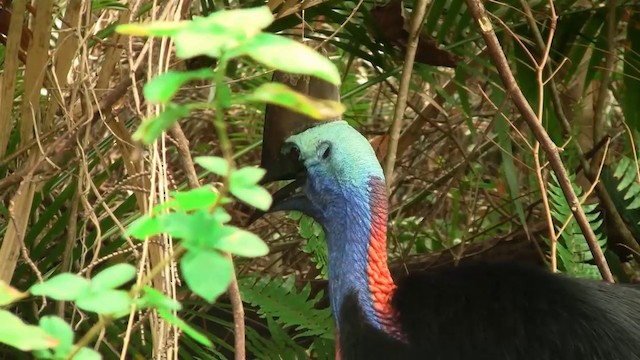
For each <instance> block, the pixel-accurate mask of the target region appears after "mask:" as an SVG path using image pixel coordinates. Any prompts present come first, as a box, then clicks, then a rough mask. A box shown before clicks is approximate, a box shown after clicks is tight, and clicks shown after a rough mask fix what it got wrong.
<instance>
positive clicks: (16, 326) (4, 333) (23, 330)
mask: <svg viewBox="0 0 640 360" xmlns="http://www.w3.org/2000/svg"><path fill="white" fill-rule="evenodd" d="M0 323H2V326H0V342H1V343H4V344H7V345H10V346H13V347H15V348H18V349H20V350H22V351H31V350H43V349H49V348H54V347H56V346H58V344H59V342H58V339H56V338H55V337H53V336H51V334H49V333H47V332H46V331H45V330H44V329H42V328H40V327H38V326H34V325H27V324H25V323H24V322H23V321H22V320H20V318H19V317H17V316H15V315H13V314H12V313H10V312H9V311H7V310H1V309H0Z"/></svg>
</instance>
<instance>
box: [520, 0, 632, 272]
mask: <svg viewBox="0 0 640 360" xmlns="http://www.w3.org/2000/svg"><path fill="white" fill-rule="evenodd" d="M520 4H521V5H522V7H523V9H524V12H525V15H526V18H527V21H528V23H529V27H530V28H531V30H532V32H533V35H534V40H535V43H536V46H537V47H538V49H540V50H541V51H542V49H544V47H545V44H544V41H543V40H542V35H541V34H540V29H538V26H537V25H536V22H535V18H534V16H533V13H532V12H531V8H530V7H529V4H528V3H527V2H526V1H525V0H522V1H520ZM610 54H613V51H611V52H610ZM546 67H547V75H548V76H549V93H550V94H551V102H552V103H553V109H554V112H555V114H556V116H557V117H558V120H560V126H561V127H562V131H564V133H565V134H571V131H572V130H571V124H570V123H569V119H567V116H566V114H565V113H564V108H563V107H562V101H561V100H560V93H559V92H558V86H557V85H556V81H555V78H554V77H553V73H554V71H553V69H551V66H550V64H549V63H547V64H546ZM601 89H602V87H601ZM598 99H600V98H598ZM597 113H598V111H597V110H596V114H597ZM594 123H595V121H594ZM595 140H596V138H594V141H595ZM571 143H572V144H573V145H574V146H575V148H576V151H577V152H578V155H579V156H580V167H582V168H583V169H584V172H585V175H586V176H587V178H588V179H589V181H591V182H592V183H595V184H596V187H595V191H596V194H597V196H598V198H599V199H600V205H602V207H603V208H604V209H605V212H606V214H607V215H608V216H609V220H610V221H611V222H612V223H613V224H614V227H615V228H616V229H617V231H618V232H619V235H620V237H621V240H622V243H624V244H625V245H626V246H628V247H629V248H630V249H633V251H632V254H633V256H634V258H635V259H636V261H640V245H639V244H638V242H637V241H636V239H635V237H634V236H633V234H631V231H629V228H628V227H627V225H626V224H625V222H624V220H623V219H622V216H621V215H620V213H619V212H618V209H617V208H616V206H615V204H614V203H613V200H612V199H611V196H610V195H609V192H608V191H607V188H606V187H605V186H604V185H603V184H602V183H601V182H600V181H599V180H598V178H597V176H596V174H595V173H594V172H593V170H592V169H591V165H590V164H589V158H591V157H592V156H594V154H592V152H593V153H598V152H600V148H602V147H603V145H604V144H605V143H606V141H603V140H601V141H599V142H598V144H596V145H595V146H594V150H590V151H588V152H586V153H585V151H584V150H583V149H582V147H581V146H580V143H579V142H578V141H577V140H575V139H574V140H573V141H571ZM594 163H597V162H594ZM577 171H579V170H577Z"/></svg>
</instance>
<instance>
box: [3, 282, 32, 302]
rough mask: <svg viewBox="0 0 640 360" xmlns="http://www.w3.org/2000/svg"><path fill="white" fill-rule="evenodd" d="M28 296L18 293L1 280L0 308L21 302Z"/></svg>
mask: <svg viewBox="0 0 640 360" xmlns="http://www.w3.org/2000/svg"><path fill="white" fill-rule="evenodd" d="M26 296H27V294H26V293H23V292H21V291H18V290H17V289H15V288H13V287H11V286H10V285H9V284H7V283H6V282H4V281H3V280H0V306H3V305H8V304H11V303H12V302H14V301H16V300H20V299H22V298H24V297H26Z"/></svg>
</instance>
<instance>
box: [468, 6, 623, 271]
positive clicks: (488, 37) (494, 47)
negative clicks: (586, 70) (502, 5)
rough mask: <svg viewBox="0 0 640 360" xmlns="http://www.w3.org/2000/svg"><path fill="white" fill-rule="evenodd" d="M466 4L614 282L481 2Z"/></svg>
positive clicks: (596, 257) (595, 256) (598, 259)
mask: <svg viewBox="0 0 640 360" xmlns="http://www.w3.org/2000/svg"><path fill="white" fill-rule="evenodd" d="M465 1H466V4H467V6H468V7H469V11H470V12H471V16H473V18H474V19H475V20H476V22H477V24H478V26H479V27H480V32H481V34H482V37H483V39H484V41H485V43H486V45H487V49H488V50H489V56H490V57H491V61H492V62H493V64H494V65H495V67H496V69H497V71H498V74H499V75H500V78H501V79H502V83H503V84H504V86H505V89H506V92H507V93H508V94H509V96H510V97H511V99H512V101H513V102H514V104H515V106H516V108H517V109H518V111H519V112H520V114H521V115H522V117H523V118H524V120H525V121H526V122H527V125H528V126H529V128H530V129H531V132H532V133H533V135H534V136H535V138H536V140H538V142H540V146H541V147H542V150H543V151H544V152H545V155H546V156H547V158H548V160H549V164H550V165H551V168H552V169H553V171H554V172H555V174H556V176H557V178H558V183H559V184H560V187H561V188H562V192H563V193H564V196H565V197H566V199H567V203H568V204H569V205H570V207H571V212H572V213H573V215H574V216H575V218H576V221H577V222H578V225H579V226H580V230H582V233H583V234H584V236H585V238H586V240H587V244H588V245H589V249H590V250H591V253H592V254H593V259H594V261H595V262H596V264H597V265H598V269H599V270H600V273H601V274H602V278H603V279H604V280H605V281H608V282H614V279H613V275H612V274H611V270H610V269H609V266H608V265H607V260H606V259H605V257H604V254H603V252H602V249H600V246H599V245H598V242H597V240H596V236H595V234H594V233H593V230H592V229H591V226H590V225H589V222H588V221H587V218H586V216H585V214H584V212H583V211H582V207H581V206H580V202H579V200H578V198H577V197H576V194H575V192H574V191H573V188H572V186H571V181H570V180H569V177H568V176H567V171H566V169H565V167H564V164H563V163H562V159H561V158H560V154H559V152H558V148H557V146H556V144H555V143H554V142H553V141H552V140H551V138H550V137H549V134H547V132H546V131H545V129H544V127H543V126H542V124H541V123H540V121H539V119H538V117H537V116H536V114H535V113H534V112H533V109H532V108H531V105H530V104H529V103H528V102H527V100H526V98H525V97H524V94H523V93H522V91H521V90H520V88H519V87H518V83H517V82H516V79H515V77H514V76H513V73H512V72H511V69H510V68H509V63H508V62H507V58H506V57H505V54H504V52H503V51H502V47H501V46H500V42H499V41H498V38H497V36H496V34H495V32H494V30H493V26H492V24H491V21H490V20H489V17H488V16H487V14H486V11H485V9H484V5H483V4H482V2H481V1H480V0H465Z"/></svg>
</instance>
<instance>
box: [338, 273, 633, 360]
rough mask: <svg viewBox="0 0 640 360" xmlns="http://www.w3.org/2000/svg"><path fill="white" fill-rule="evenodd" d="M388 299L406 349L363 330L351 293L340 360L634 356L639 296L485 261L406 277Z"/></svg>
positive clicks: (608, 359)
mask: <svg viewBox="0 0 640 360" xmlns="http://www.w3.org/2000/svg"><path fill="white" fill-rule="evenodd" d="M397 285H398V288H397V290H396V292H395V294H394V297H393V300H392V303H393V306H394V308H395V309H396V310H397V311H398V312H399V316H398V320H399V325H400V327H401V329H402V330H403V331H404V333H405V334H406V335H407V337H408V341H407V343H403V342H400V341H398V340H394V339H392V338H391V337H390V336H389V335H388V334H386V333H383V332H381V331H379V330H376V329H374V328H372V327H371V326H369V325H367V322H366V321H365V319H364V316H363V314H362V312H361V311H360V310H359V309H360V306H359V304H357V300H356V297H355V296H350V297H349V298H348V300H347V301H345V303H344V305H343V307H342V310H341V314H340V316H341V317H342V320H343V321H341V323H342V324H344V325H343V327H342V328H341V334H340V342H341V354H342V359H428V360H470V359H487V360H639V359H640V338H638V335H639V334H640V291H638V290H637V289H636V288H633V287H629V286H621V285H611V284H607V283H603V282H597V281H591V280H581V279H573V278H569V277H565V276H562V275H556V274H551V273H550V272H548V271H546V270H543V269H540V268H536V267H530V266H526V265H521V264H515V263H497V264H496V263H482V264H474V265H469V266H462V267H457V268H448V269H443V270H439V271H436V272H429V273H419V274H414V275H409V276H407V277H405V278H403V279H400V280H399V281H398V282H397Z"/></svg>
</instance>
